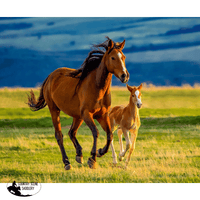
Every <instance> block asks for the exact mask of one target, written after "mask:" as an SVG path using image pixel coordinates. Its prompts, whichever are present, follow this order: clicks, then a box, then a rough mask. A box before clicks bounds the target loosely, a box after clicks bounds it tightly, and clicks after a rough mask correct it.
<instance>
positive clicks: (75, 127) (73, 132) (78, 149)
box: [68, 118, 83, 164]
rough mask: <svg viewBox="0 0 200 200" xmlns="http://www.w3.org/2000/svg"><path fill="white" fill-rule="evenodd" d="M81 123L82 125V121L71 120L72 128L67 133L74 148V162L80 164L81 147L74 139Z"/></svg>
mask: <svg viewBox="0 0 200 200" xmlns="http://www.w3.org/2000/svg"><path fill="white" fill-rule="evenodd" d="M82 123H83V120H82V119H76V118H73V123H72V126H71V128H70V130H69V132H68V134H69V137H70V139H71V141H72V142H73V144H74V147H75V148H76V161H77V162H78V163H81V164H82V163H83V155H82V147H81V145H80V144H79V143H78V140H77V139H76V133H77V130H78V128H79V127H80V125H81V124H82Z"/></svg>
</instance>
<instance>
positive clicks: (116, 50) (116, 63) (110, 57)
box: [105, 39, 129, 83]
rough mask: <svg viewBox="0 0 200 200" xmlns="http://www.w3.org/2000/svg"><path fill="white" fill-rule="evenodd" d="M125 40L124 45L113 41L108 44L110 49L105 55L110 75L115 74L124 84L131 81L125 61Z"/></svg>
mask: <svg viewBox="0 0 200 200" xmlns="http://www.w3.org/2000/svg"><path fill="white" fill-rule="evenodd" d="M124 45H125V40H124V41H123V42H122V43H114V42H113V41H112V40H111V39H110V40H109V42H108V48H107V51H106V53H105V65H106V67H107V70H108V71H109V72H110V73H113V74H114V75H115V76H116V77H117V78H119V79H120V81H121V82H122V83H126V82H128V80H129V73H128V71H127V69H126V65H125V59H126V56H125V55H124V54H123V52H122V49H123V48H124Z"/></svg>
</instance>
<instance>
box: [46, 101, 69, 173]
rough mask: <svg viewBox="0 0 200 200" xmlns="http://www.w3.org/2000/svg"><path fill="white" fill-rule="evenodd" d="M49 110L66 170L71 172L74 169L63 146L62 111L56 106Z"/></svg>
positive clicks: (50, 107)
mask: <svg viewBox="0 0 200 200" xmlns="http://www.w3.org/2000/svg"><path fill="white" fill-rule="evenodd" d="M49 110H50V113H51V118H52V121H53V125H54V128H55V137H56V139H57V142H58V145H59V147H60V150H61V153H62V160H63V163H64V165H65V169H66V170H69V169H71V168H72V166H71V164H70V162H69V160H68V157H67V155H66V152H65V148H64V146H63V134H62V132H61V124H60V110H59V109H58V108H57V107H56V106H55V105H53V106H49Z"/></svg>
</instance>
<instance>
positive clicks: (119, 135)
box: [117, 128, 124, 161]
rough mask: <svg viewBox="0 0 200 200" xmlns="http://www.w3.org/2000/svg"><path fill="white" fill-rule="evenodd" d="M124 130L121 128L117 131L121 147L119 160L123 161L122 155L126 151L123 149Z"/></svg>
mask: <svg viewBox="0 0 200 200" xmlns="http://www.w3.org/2000/svg"><path fill="white" fill-rule="evenodd" d="M122 134H123V132H122V129H121V128H119V129H118V130H117V135H118V138H119V146H120V152H119V160H120V161H122V160H123V157H121V156H120V155H121V154H122V152H123V151H124V148H123V142H122Z"/></svg>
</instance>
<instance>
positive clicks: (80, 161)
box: [76, 155, 83, 164]
mask: <svg viewBox="0 0 200 200" xmlns="http://www.w3.org/2000/svg"><path fill="white" fill-rule="evenodd" d="M76 161H77V162H78V163H80V164H83V156H77V155H76Z"/></svg>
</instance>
